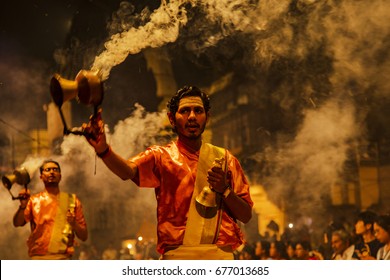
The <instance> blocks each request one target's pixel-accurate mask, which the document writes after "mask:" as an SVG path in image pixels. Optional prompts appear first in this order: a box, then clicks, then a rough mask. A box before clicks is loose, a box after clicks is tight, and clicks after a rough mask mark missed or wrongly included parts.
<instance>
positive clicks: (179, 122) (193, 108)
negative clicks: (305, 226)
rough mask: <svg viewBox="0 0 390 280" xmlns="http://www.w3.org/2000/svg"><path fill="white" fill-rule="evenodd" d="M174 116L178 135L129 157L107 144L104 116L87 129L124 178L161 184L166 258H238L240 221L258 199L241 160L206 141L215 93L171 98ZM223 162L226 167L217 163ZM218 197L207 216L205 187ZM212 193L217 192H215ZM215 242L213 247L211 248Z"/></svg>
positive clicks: (161, 245)
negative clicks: (203, 200) (235, 254)
mask: <svg viewBox="0 0 390 280" xmlns="http://www.w3.org/2000/svg"><path fill="white" fill-rule="evenodd" d="M168 109H169V112H168V118H169V121H170V123H171V125H172V126H173V129H174V131H175V132H176V133H177V135H178V139H177V140H176V141H173V142H171V143H169V144H168V145H165V146H157V145H156V146H152V147H149V148H148V149H147V150H146V151H144V152H142V153H140V154H139V155H137V156H135V157H133V158H130V159H128V160H125V159H123V158H122V157H120V156H119V155H118V154H116V153H115V152H114V151H113V150H112V149H111V147H110V146H109V145H108V144H107V142H106V137H105V133H104V123H103V121H102V119H101V114H100V113H98V115H97V116H96V117H95V118H91V120H90V122H89V123H88V124H84V125H83V128H84V130H85V131H86V132H87V133H86V135H91V134H90V133H93V132H94V131H99V133H95V135H94V137H93V138H90V137H88V136H87V140H88V142H89V143H90V144H91V145H92V146H93V147H94V149H95V151H96V153H97V155H98V156H99V157H100V158H101V159H102V160H103V161H104V163H105V164H106V166H107V167H108V168H109V169H110V170H111V171H112V172H114V173H115V174H116V175H118V176H119V177H120V178H122V179H123V180H128V179H131V180H133V181H134V182H135V183H136V184H137V185H138V186H140V187H147V188H155V193H156V199H157V223H158V224H157V236H158V241H157V243H158V244H157V250H158V251H159V252H160V253H161V254H162V258H163V259H232V258H233V254H232V252H233V250H234V249H236V248H237V247H238V246H240V245H241V244H242V243H243V242H244V240H243V234H242V232H241V230H240V228H239V226H238V224H237V220H239V221H241V222H243V223H247V222H248V221H249V220H250V218H251V215H252V206H253V202H252V200H251V198H250V194H249V184H248V182H247V179H246V178H245V175H244V172H243V170H242V168H241V166H240V164H239V162H238V160H237V159H236V158H235V157H234V156H233V155H232V154H231V153H229V152H228V151H227V150H225V149H223V148H219V147H216V146H213V145H211V144H208V143H204V142H203V141H202V133H203V131H204V129H205V127H206V123H207V121H208V119H209V109H210V105H209V97H208V96H207V95H206V94H205V93H204V92H202V91H201V90H200V89H198V88H196V87H192V86H186V87H184V88H182V89H180V90H178V91H177V93H176V94H175V95H174V96H173V97H172V99H171V100H170V101H169V102H168ZM218 159H219V160H221V162H222V164H221V165H216V164H215V161H217V160H218ZM206 185H208V186H209V189H210V190H211V193H213V194H214V196H215V202H216V205H215V211H214V214H212V215H209V216H207V215H203V216H202V213H201V212H202V209H206V210H207V209H208V208H210V209H211V211H210V212H211V213H213V210H212V209H213V207H214V206H210V205H209V206H210V207H208V206H207V207H206V206H204V205H199V200H201V199H200V198H199V196H202V188H203V187H204V186H206ZM213 194H211V195H213ZM209 245H212V246H209Z"/></svg>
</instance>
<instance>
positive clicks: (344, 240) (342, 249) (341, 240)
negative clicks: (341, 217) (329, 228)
mask: <svg viewBox="0 0 390 280" xmlns="http://www.w3.org/2000/svg"><path fill="white" fill-rule="evenodd" d="M350 243H351V241H350V235H349V234H348V232H347V231H346V230H343V229H340V230H336V231H334V232H333V233H332V249H333V255H332V260H353V258H352V255H353V253H354V250H355V246H354V245H351V244H350Z"/></svg>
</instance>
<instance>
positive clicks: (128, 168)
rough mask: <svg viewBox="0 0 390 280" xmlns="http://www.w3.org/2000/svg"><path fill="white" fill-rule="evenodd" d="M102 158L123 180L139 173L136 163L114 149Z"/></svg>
mask: <svg viewBox="0 0 390 280" xmlns="http://www.w3.org/2000/svg"><path fill="white" fill-rule="evenodd" d="M102 160H103V162H104V163H105V165H106V166H107V167H108V168H109V169H110V170H111V171H112V172H113V173H114V174H116V175H117V176H118V177H120V178H121V179H122V180H128V179H133V178H134V177H135V175H136V173H137V166H136V165H135V164H134V163H131V162H129V161H127V160H125V159H123V158H122V157H120V156H119V155H118V154H116V153H115V152H114V151H112V150H111V151H110V153H109V154H108V155H106V156H105V157H103V158H102Z"/></svg>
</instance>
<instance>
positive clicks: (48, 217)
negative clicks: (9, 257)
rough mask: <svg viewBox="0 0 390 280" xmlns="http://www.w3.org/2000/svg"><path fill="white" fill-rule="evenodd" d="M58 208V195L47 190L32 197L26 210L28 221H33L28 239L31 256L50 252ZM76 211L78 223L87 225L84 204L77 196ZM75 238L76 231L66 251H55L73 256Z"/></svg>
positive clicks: (25, 214)
mask: <svg viewBox="0 0 390 280" xmlns="http://www.w3.org/2000/svg"><path fill="white" fill-rule="evenodd" d="M58 209H59V200H58V196H57V195H52V194H49V193H48V192H47V191H43V192H40V193H37V194H34V195H32V196H31V197H30V200H29V201H28V204H27V207H26V209H25V211H24V216H25V220H26V222H30V223H31V234H30V236H29V238H28V240H27V246H28V254H29V256H30V257H31V256H40V255H47V254H48V248H49V244H50V240H51V237H52V232H53V227H54V223H55V217H56V214H57V211H58ZM74 211H75V215H76V221H77V223H78V224H79V225H81V226H83V227H86V222H85V218H84V214H83V210H82V205H81V202H80V200H79V199H78V198H77V197H76V203H75V208H74ZM73 239H74V233H73V234H72V235H71V237H70V240H71V242H70V244H69V245H68V248H67V249H66V251H62V252H54V253H57V254H64V255H68V256H71V254H72V253H73V251H74V248H73V242H72V241H73Z"/></svg>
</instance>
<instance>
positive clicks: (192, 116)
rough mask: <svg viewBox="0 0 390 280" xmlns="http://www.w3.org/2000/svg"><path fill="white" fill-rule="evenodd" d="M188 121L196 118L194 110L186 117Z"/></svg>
mask: <svg viewBox="0 0 390 280" xmlns="http://www.w3.org/2000/svg"><path fill="white" fill-rule="evenodd" d="M188 118H189V119H194V118H196V115H195V111H194V110H191V111H190V115H189V116H188Z"/></svg>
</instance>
